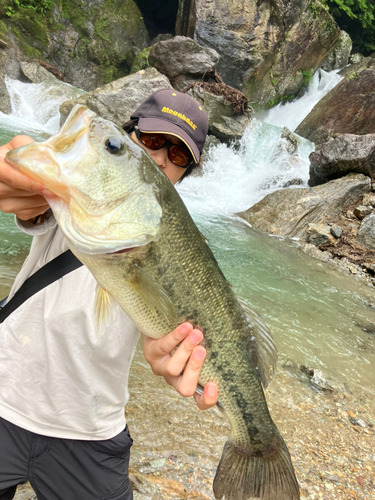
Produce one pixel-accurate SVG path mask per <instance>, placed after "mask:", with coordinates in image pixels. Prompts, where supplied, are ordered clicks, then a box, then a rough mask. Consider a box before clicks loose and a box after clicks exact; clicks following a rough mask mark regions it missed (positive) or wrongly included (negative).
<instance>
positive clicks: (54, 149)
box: [7, 106, 300, 500]
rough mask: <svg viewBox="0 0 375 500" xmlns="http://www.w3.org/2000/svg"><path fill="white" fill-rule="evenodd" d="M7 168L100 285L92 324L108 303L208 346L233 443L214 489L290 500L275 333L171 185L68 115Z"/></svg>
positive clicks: (12, 156) (155, 329) (82, 117)
mask: <svg viewBox="0 0 375 500" xmlns="http://www.w3.org/2000/svg"><path fill="white" fill-rule="evenodd" d="M7 161H8V162H9V163H10V164H12V165H13V166H15V167H16V168H18V169H19V170H20V171H22V172H23V173H25V174H27V175H28V176H30V177H32V178H33V179H35V180H38V181H40V182H42V183H43V184H44V185H45V186H46V188H48V189H49V190H50V191H52V192H53V193H54V194H56V195H57V198H54V199H50V200H48V201H49V202H50V205H51V207H52V210H53V212H54V214H55V217H56V220H57V222H58V224H59V226H60V228H61V230H62V231H63V233H64V235H65V237H66V239H67V241H68V244H69V247H70V248H71V250H72V252H73V253H74V254H75V255H76V256H77V257H78V258H79V259H80V260H81V261H82V262H83V263H84V264H85V265H86V266H87V267H88V268H89V270H90V271H91V272H92V274H93V275H94V276H95V278H96V280H97V283H98V286H97V294H96V304H95V309H96V314H97V317H98V322H99V323H100V322H103V321H106V318H108V315H109V311H110V307H111V301H112V299H114V300H115V301H116V302H117V303H118V304H119V305H120V307H121V308H122V309H123V310H124V311H125V312H126V313H127V315H128V316H129V317H130V318H131V319H132V320H133V321H134V323H135V324H136V325H137V326H138V328H139V329H140V330H141V331H142V332H143V333H144V334H146V335H148V336H150V337H152V338H161V337H163V336H164V335H166V334H167V333H169V332H170V331H172V330H173V329H174V328H176V326H177V325H179V324H181V323H182V322H184V321H190V322H191V323H192V324H193V325H194V326H196V327H199V328H200V329H201V330H202V331H203V333H204V340H203V342H202V345H204V346H205V348H206V349H207V357H206V360H205V362H204V365H203V368H202V371H201V376H200V380H199V383H200V385H201V386H204V385H205V384H206V383H207V382H215V383H216V384H217V386H218V389H219V406H220V407H221V408H222V409H223V411H224V412H225V414H226V415H227V417H228V419H229V421H230V425H231V434H230V438H229V440H228V441H227V443H226V445H225V447H224V450H223V454H222V457H221V460H220V463H219V465H218V469H217V471H216V476H215V479H214V484H213V490H214V495H215V497H216V498H217V499H222V498H225V500H250V499H261V500H298V499H299V498H300V495H299V488H298V483H297V480H296V477H295V474H294V470H293V466H292V463H291V459H290V455H289V452H288V449H287V447H286V445H285V443H284V440H283V438H282V437H281V435H280V433H279V431H278V429H277V427H276V426H275V424H274V422H273V421H272V418H271V416H270V414H269V411H268V407H267V403H266V400H265V397H264V393H263V388H262V385H263V387H266V386H267V384H268V382H269V380H270V378H271V374H272V371H273V367H274V364H275V361H276V348H275V345H274V342H273V340H272V336H271V334H270V332H269V330H268V328H267V327H266V326H265V324H264V323H263V321H262V320H261V318H260V317H259V316H258V315H257V313H256V312H255V311H253V310H252V309H250V308H249V307H248V306H246V304H244V303H242V302H241V301H239V300H238V299H237V297H236V296H235V294H234V293H233V291H232V289H231V286H230V285H229V283H228V282H227V280H226V279H225V277H224V275H223V273H222V272H221V270H220V268H219V266H218V264H217V262H216V260H215V258H214V256H213V254H212V252H211V251H210V249H209V247H208V245H207V243H206V241H205V240H204V238H203V237H202V235H201V234H200V233H199V231H198V229H197V228H196V226H195V224H194V222H193V221H192V219H191V217H190V215H189V213H188V211H187V210H186V208H185V206H184V204H183V202H182V200H181V199H180V197H179V195H178V193H177V192H176V190H175V188H174V187H173V186H172V184H171V182H170V181H169V180H168V178H167V177H166V176H165V175H164V174H163V173H162V172H161V171H160V169H159V168H158V167H157V165H156V164H155V163H154V162H153V160H152V159H151V158H150V157H149V155H148V154H147V153H146V152H145V151H144V150H143V149H142V148H141V147H140V146H138V145H137V144H135V143H134V142H133V141H132V139H130V137H129V136H128V135H127V134H126V133H125V132H123V131H122V130H121V129H119V128H118V127H116V126H115V125H114V124H113V123H111V122H109V121H106V120H104V119H102V118H100V117H98V116H96V115H95V113H93V112H92V111H90V110H88V109H87V108H85V107H83V106H76V107H75V108H74V109H73V110H72V112H71V114H70V115H69V117H68V119H67V121H66V122H65V124H64V125H63V127H62V129H61V130H60V132H59V133H58V134H56V135H55V136H53V137H51V138H49V139H48V140H47V141H45V142H43V143H33V144H30V145H28V146H23V147H21V148H19V149H17V150H13V151H11V152H10V153H8V155H7Z"/></svg>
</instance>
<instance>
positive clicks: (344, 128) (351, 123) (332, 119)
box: [295, 58, 375, 146]
mask: <svg viewBox="0 0 375 500" xmlns="http://www.w3.org/2000/svg"><path fill="white" fill-rule="evenodd" d="M367 61H368V62H367V63H366V64H367V65H368V68H366V69H363V70H361V71H360V72H359V73H358V72H356V71H352V72H351V73H350V74H349V75H347V76H346V77H345V78H344V79H343V80H341V82H339V83H338V84H337V85H336V87H334V88H333V89H332V90H331V91H330V92H328V94H326V95H325V96H324V97H323V99H321V100H320V101H319V102H318V104H316V105H315V106H314V108H313V109H312V111H311V112H310V113H309V114H308V115H307V116H306V118H305V119H304V120H303V121H302V123H300V124H299V125H298V127H297V129H296V130H295V132H296V133H297V134H298V135H301V136H302V137H305V138H306V139H309V140H310V141H312V142H315V144H316V145H317V146H319V145H321V144H323V143H325V142H327V141H328V140H329V139H330V138H331V137H334V135H335V134H357V135H364V134H373V133H375V59H372V58H367ZM360 64H362V63H360ZM345 70H346V71H347V70H348V68H345Z"/></svg>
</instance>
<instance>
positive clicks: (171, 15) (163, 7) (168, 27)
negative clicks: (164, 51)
mask: <svg viewBox="0 0 375 500" xmlns="http://www.w3.org/2000/svg"><path fill="white" fill-rule="evenodd" d="M135 3H136V4H137V6H138V8H139V10H140V11H141V13H142V17H143V19H144V22H145V25H146V28H147V31H148V32H149V35H150V39H151V40H152V39H153V38H155V37H156V36H157V35H159V34H160V33H171V34H172V35H175V27H176V17H177V11H178V0H135Z"/></svg>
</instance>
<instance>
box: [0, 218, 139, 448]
mask: <svg viewBox="0 0 375 500" xmlns="http://www.w3.org/2000/svg"><path fill="white" fill-rule="evenodd" d="M17 225H18V227H19V228H20V229H21V230H22V231H24V232H26V233H28V234H31V235H33V236H34V238H33V241H32V244H31V249H30V253H29V255H28V257H27V259H26V260H25V262H24V265H23V267H22V269H21V271H20V273H19V274H18V276H17V278H16V280H15V282H14V285H13V287H12V290H11V293H10V297H11V296H12V295H14V293H15V292H16V291H17V290H18V288H19V287H20V286H21V285H22V283H23V282H24V281H25V280H26V279H27V278H28V277H29V276H30V275H31V274H33V273H34V272H35V271H37V270H38V269H39V268H40V267H41V266H43V265H44V264H45V263H47V262H49V261H50V260H51V259H53V258H55V257H56V256H58V255H59V254H61V253H62V252H64V251H65V250H67V248H68V247H67V244H66V242H65V239H64V236H63V234H62V233H61V231H60V229H59V228H58V227H57V225H56V222H55V219H54V217H53V215H52V214H50V215H49V216H48V217H47V218H46V220H45V221H44V223H42V224H39V225H36V226H34V225H32V224H30V223H27V222H22V221H19V220H17ZM95 286H96V281H95V279H94V277H93V276H92V275H91V273H90V272H89V271H88V270H87V268H86V267H84V266H83V267H80V268H79V269H77V270H75V271H72V272H71V273H69V274H67V275H65V276H64V277H63V278H60V279H59V280H58V281H56V282H54V283H52V284H51V285H49V286H48V287H46V288H44V289H43V290H41V291H40V292H38V293H36V294H35V295H33V296H32V297H30V298H29V299H28V300H27V301H26V302H24V303H23V304H22V305H21V306H20V307H19V308H18V309H17V310H16V311H14V312H13V313H12V314H11V315H10V316H8V318H7V319H6V320H5V321H4V322H3V323H2V324H1V325H0V416H1V417H3V418H4V419H6V420H8V421H10V422H12V423H13V424H15V425H18V426H19V427H22V428H24V429H27V430H30V431H32V432H35V433H38V434H42V435H46V436H52V437H59V438H68V439H84V440H100V439H110V438H112V437H114V436H115V435H116V434H118V433H119V432H121V431H122V430H123V429H124V428H125V425H126V422H125V416H124V406H125V405H126V403H127V401H128V399H129V393H128V389H127V385H128V374H129V368H130V363H131V361H132V358H133V355H134V351H135V348H136V344H137V341H138V338H139V332H138V330H137V328H136V327H135V325H134V324H133V323H132V322H131V320H130V319H129V318H128V317H127V316H126V315H125V313H123V311H121V309H120V308H119V307H118V306H116V310H115V311H114V314H113V318H111V319H112V320H113V322H112V323H111V325H109V326H108V327H107V328H106V329H105V331H104V333H103V331H102V330H100V334H99V333H98V331H97V328H96V324H95V319H94V312H93V310H94V309H93V304H94V296H95Z"/></svg>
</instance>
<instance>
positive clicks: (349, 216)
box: [345, 210, 356, 219]
mask: <svg viewBox="0 0 375 500" xmlns="http://www.w3.org/2000/svg"><path fill="white" fill-rule="evenodd" d="M345 215H346V217H347V218H348V219H355V218H356V217H355V215H354V212H353V210H348V211H347V212H346V214H345Z"/></svg>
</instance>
